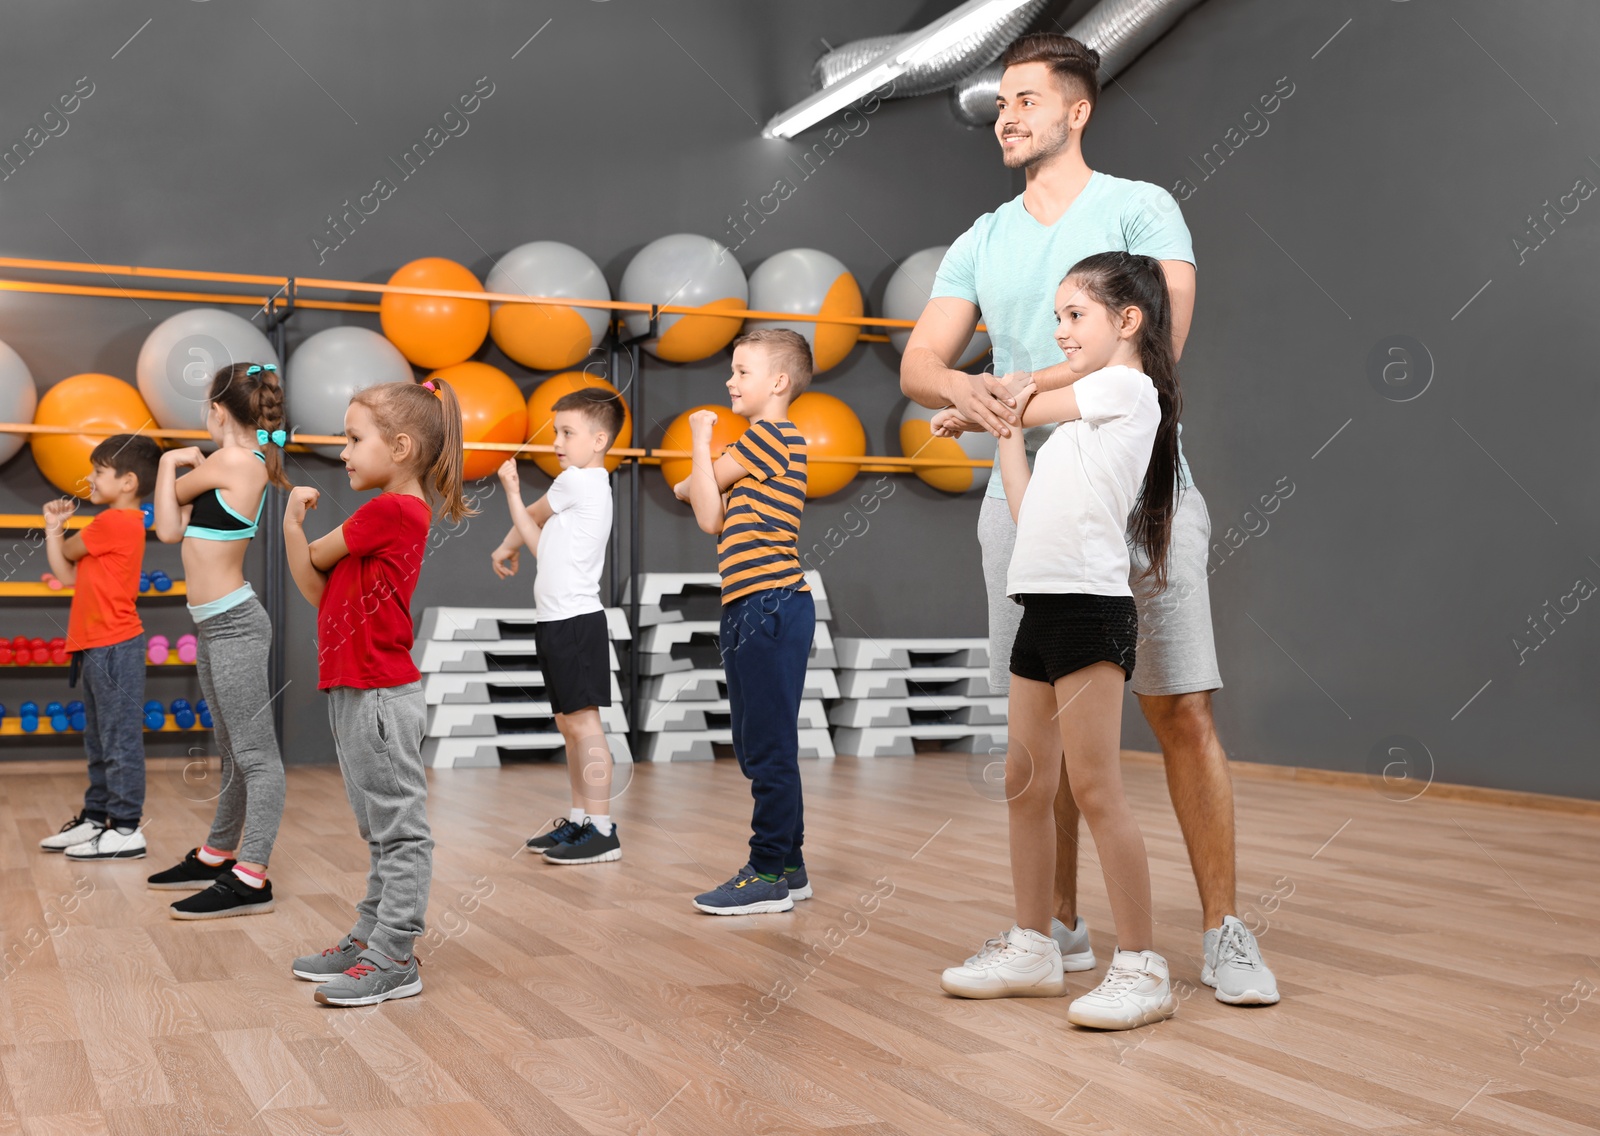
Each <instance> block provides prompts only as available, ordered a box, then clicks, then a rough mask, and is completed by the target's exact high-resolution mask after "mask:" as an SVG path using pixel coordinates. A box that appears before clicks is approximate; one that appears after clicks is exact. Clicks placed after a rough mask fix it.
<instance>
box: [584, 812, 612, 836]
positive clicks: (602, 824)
mask: <svg viewBox="0 0 1600 1136" xmlns="http://www.w3.org/2000/svg"><path fill="white" fill-rule="evenodd" d="M589 820H590V821H591V822H592V823H593V824H594V827H595V831H597V832H598V833H600V835H601V836H610V835H611V814H610V813H601V814H599V815H598V816H596V815H595V814H593V813H590V814H589Z"/></svg>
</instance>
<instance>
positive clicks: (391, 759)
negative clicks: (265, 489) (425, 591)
mask: <svg viewBox="0 0 1600 1136" xmlns="http://www.w3.org/2000/svg"><path fill="white" fill-rule="evenodd" d="M344 432H345V438H346V441H345V447H344V450H343V451H342V452H341V453H340V455H339V457H340V459H341V460H342V461H343V462H344V466H345V472H346V473H347V474H348V475H349V478H350V488H352V489H355V490H358V491H361V490H371V489H376V490H378V496H376V497H374V498H373V499H372V500H370V501H368V502H367V503H366V504H364V505H362V506H361V508H359V509H357V510H356V511H355V512H354V513H353V514H351V516H350V519H349V520H347V521H345V523H344V524H342V525H340V526H339V527H338V528H336V529H334V530H333V531H332V532H330V533H328V534H327V535H326V536H322V537H319V538H318V539H317V540H316V541H313V542H311V543H307V540H306V534H305V529H304V527H303V522H304V520H305V515H306V510H307V509H314V508H316V506H317V498H318V493H317V490H315V489H313V488H311V487H309V486H304V485H300V486H296V487H295V488H294V490H293V491H292V492H291V493H290V494H289V508H288V511H287V512H286V513H285V514H284V518H283V544H284V551H285V553H286V554H287V556H288V560H289V571H290V573H291V574H292V575H293V576H294V582H295V583H296V584H297V585H298V586H299V588H300V592H301V594H302V595H304V596H305V597H306V599H308V600H310V601H311V602H312V603H314V604H316V605H317V664H318V675H319V685H320V686H321V688H322V689H323V690H325V691H327V692H328V721H329V724H330V726H331V727H332V730H333V744H334V748H335V749H336V750H337V752H338V755H339V770H340V772H341V773H342V774H343V775H344V788H345V793H346V794H347V795H348V796H349V798H350V807H351V808H352V809H353V810H354V811H355V814H356V827H357V828H358V829H359V830H360V832H361V837H362V839H363V840H365V841H366V842H367V845H368V847H369V848H370V849H371V852H372V867H371V870H370V871H369V872H368V874H367V894H366V897H365V898H363V899H362V900H361V902H360V903H358V904H357V905H356V923H355V926H354V927H353V928H352V929H351V931H350V933H349V934H348V935H346V936H345V937H344V938H343V939H341V940H340V941H339V943H338V945H337V946H333V947H329V948H328V949H327V950H325V951H323V952H321V953H320V954H315V955H306V956H304V957H302V958H298V959H296V960H295V962H294V973H295V977H297V978H304V979H308V980H310V981H313V982H322V983H324V984H325V985H322V986H319V987H318V988H317V992H316V999H317V1001H318V1002H321V1003H323V1004H325V1005H329V1006H370V1005H373V1004H375V1003H378V1002H383V1001H386V1000H387V999H390V998H406V997H409V996H410V995H412V994H417V993H420V992H421V990H422V978H421V975H420V974H419V972H418V969H417V960H416V958H415V956H414V955H413V953H412V944H413V943H414V942H415V940H416V937H417V936H418V935H420V934H422V930H423V914H424V913H425V912H426V910H427V907H428V885H429V882H430V880H431V879H432V875H433V837H432V836H431V835H430V833H429V829H428V814H427V797H428V785H427V781H426V779H425V778H424V776H423V769H422V731H423V726H424V720H425V718H426V708H425V707H424V705H423V700H422V683H421V675H419V674H418V673H417V668H416V666H415V664H413V663H412V661H411V642H412V632H411V593H412V592H413V591H414V590H415V589H416V586H417V576H418V574H419V573H420V571H421V569H422V557H423V554H424V552H425V551H426V547H427V541H428V525H429V523H430V522H431V521H432V520H433V517H434V516H435V515H436V514H443V515H444V516H445V517H447V518H448V519H449V520H450V521H452V522H455V521H459V520H461V519H462V518H463V517H465V516H467V515H468V514H470V513H473V512H476V510H474V509H472V508H471V507H469V506H468V504H467V502H466V499H465V497H464V496H463V495H462V488H461V484H462V473H461V471H462V461H463V457H464V454H463V450H462V432H461V407H460V404H459V403H457V402H456V397H455V393H454V392H453V391H452V390H451V389H450V387H449V385H448V384H446V383H445V382H444V381H443V380H441V379H433V380H430V381H429V382H426V383H423V384H421V385H418V384H415V383H383V384H381V385H379V386H373V387H368V388H366V389H365V390H362V391H359V392H357V394H356V396H355V397H354V398H352V399H351V400H350V406H349V408H348V409H347V410H346V411H345V416H344Z"/></svg>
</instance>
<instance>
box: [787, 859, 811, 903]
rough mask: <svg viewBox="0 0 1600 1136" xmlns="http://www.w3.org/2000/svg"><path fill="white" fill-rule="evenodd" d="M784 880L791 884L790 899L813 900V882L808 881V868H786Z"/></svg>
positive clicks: (802, 865)
mask: <svg viewBox="0 0 1600 1136" xmlns="http://www.w3.org/2000/svg"><path fill="white" fill-rule="evenodd" d="M783 878H784V879H785V880H787V881H788V882H789V898H790V899H793V900H796V901H798V900H802V899H810V898H811V881H810V880H808V879H806V866H805V865H804V864H801V865H800V866H799V867H798V868H785V869H784V870H783Z"/></svg>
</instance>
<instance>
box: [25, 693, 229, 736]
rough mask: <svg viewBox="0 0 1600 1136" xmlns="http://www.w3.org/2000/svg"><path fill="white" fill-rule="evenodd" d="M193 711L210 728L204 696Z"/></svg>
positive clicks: (209, 717)
mask: <svg viewBox="0 0 1600 1136" xmlns="http://www.w3.org/2000/svg"><path fill="white" fill-rule="evenodd" d="M194 712H195V713H196V714H198V715H200V724H201V725H202V726H204V727H205V728H206V729H208V730H209V729H210V728H211V725H212V723H211V707H209V706H207V705H206V700H205V699H204V698H202V699H201V700H200V701H199V702H196V703H195V705H194ZM4 713H5V708H4V707H3V706H0V715H3V714H4Z"/></svg>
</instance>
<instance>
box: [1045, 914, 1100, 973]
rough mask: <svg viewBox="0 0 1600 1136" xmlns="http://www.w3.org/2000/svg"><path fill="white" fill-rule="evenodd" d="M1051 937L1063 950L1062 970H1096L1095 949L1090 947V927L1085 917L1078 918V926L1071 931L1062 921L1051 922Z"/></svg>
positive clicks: (1053, 920) (1054, 920)
mask: <svg viewBox="0 0 1600 1136" xmlns="http://www.w3.org/2000/svg"><path fill="white" fill-rule="evenodd" d="M1050 937H1051V938H1052V939H1054V940H1055V941H1056V946H1058V947H1060V948H1061V969H1062V970H1072V971H1076V970H1093V969H1094V948H1093V947H1091V946H1090V945H1089V925H1088V924H1087V923H1085V922H1084V921H1083V916H1081V915H1080V916H1078V922H1077V925H1076V926H1075V927H1073V928H1072V930H1070V931H1069V930H1067V925H1066V924H1065V923H1063V922H1061V920H1059V919H1052V920H1050Z"/></svg>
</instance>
